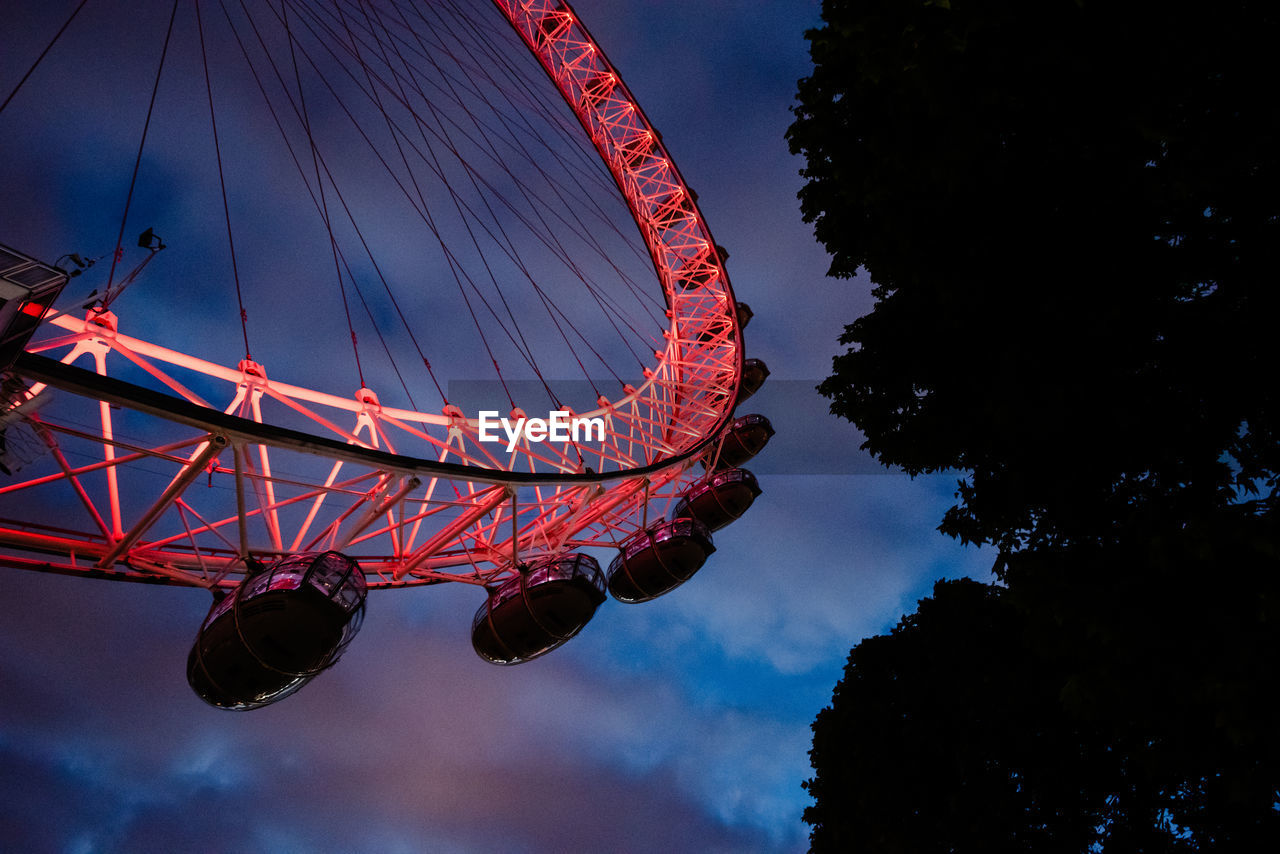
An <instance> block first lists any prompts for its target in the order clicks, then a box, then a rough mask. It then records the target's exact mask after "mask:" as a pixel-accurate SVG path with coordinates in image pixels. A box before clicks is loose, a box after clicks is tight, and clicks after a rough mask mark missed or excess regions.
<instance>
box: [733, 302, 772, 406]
mask: <svg viewBox="0 0 1280 854" xmlns="http://www.w3.org/2000/svg"><path fill="white" fill-rule="evenodd" d="M738 308H742V304H741V303H739V304H738ZM767 379H769V366H768V365H766V364H765V363H764V360H763V359H747V360H745V361H744V362H743V363H742V383H741V384H740V385H739V386H738V400H737V402H738V403H742V401H744V400H746V399H747V398H749V397H751V395H753V394H755V393H756V392H758V391H759V390H760V386H762V385H764V381H765V380H767Z"/></svg>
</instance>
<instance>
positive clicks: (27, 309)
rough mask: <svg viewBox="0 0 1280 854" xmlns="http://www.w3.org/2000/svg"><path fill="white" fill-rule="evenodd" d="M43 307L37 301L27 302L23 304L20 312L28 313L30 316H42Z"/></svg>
mask: <svg viewBox="0 0 1280 854" xmlns="http://www.w3.org/2000/svg"><path fill="white" fill-rule="evenodd" d="M44 309H45V307H44V306H42V305H41V304H40V303H38V302H29V303H24V304H23V306H22V313H23V314H29V315H31V316H32V317H43V316H44Z"/></svg>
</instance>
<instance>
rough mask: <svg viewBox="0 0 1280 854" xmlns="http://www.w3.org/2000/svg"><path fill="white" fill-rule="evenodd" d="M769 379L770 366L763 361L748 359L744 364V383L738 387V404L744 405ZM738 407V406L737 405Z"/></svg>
mask: <svg viewBox="0 0 1280 854" xmlns="http://www.w3.org/2000/svg"><path fill="white" fill-rule="evenodd" d="M768 378H769V366H768V365H766V364H765V363H764V360H762V359H747V360H746V361H745V362H743V363H742V383H741V384H740V385H739V386H738V400H737V403H742V401H744V400H746V399H747V398H748V397H751V395H753V394H755V393H756V392H758V391H759V390H760V386H762V385H764V381H765V380H767V379H768ZM735 405H736V404H735Z"/></svg>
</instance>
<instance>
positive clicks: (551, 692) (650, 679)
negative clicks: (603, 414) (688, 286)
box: [0, 0, 992, 854]
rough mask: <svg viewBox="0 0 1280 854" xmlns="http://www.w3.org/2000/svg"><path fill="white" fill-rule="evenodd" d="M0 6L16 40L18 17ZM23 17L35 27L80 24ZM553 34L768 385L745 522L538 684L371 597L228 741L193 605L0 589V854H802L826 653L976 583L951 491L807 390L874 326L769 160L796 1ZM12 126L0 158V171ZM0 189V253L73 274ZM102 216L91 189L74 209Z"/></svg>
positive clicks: (3, 45)
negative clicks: (704, 227)
mask: <svg viewBox="0 0 1280 854" xmlns="http://www.w3.org/2000/svg"><path fill="white" fill-rule="evenodd" d="M102 4H103V5H106V2H105V0H102ZM7 5H8V6H10V7H17V8H12V9H8V8H7V9H6V17H7V18H9V19H10V20H12V21H16V22H18V23H19V24H21V23H22V22H24V21H29V20H31V19H32V18H33V17H36V16H33V15H31V14H28V12H29V9H28V7H30V8H32V9H34V8H36V7H38V6H40V5H42V3H39V2H36V0H18V2H17V3H13V4H7ZM48 5H51V6H56V7H59V8H58V9H55V11H54V12H53V13H50V14H49V15H48V16H47V17H45V18H42V20H53V19H56V18H57V17H58V15H63V16H65V14H66V12H67V11H69V10H70V8H73V7H74V5H75V4H74V3H69V2H59V3H57V4H48ZM129 5H130V8H131V9H135V8H137V7H138V6H139V5H140V4H137V3H134V4H129ZM154 5H155V6H156V7H157V9H158V10H159V11H157V12H155V14H156V15H167V7H168V4H166V3H157V4H154ZM573 5H574V7H575V9H576V10H577V11H578V13H579V14H580V16H581V18H582V19H583V21H584V22H585V23H586V25H587V26H588V27H589V29H590V30H591V32H592V34H593V35H594V36H595V37H596V39H597V40H598V41H599V42H600V44H601V45H602V46H603V47H604V49H605V50H606V51H607V52H608V54H609V56H610V58H611V59H612V61H613V62H614V64H615V65H616V66H617V67H618V69H619V70H620V71H621V73H622V75H623V77H624V79H625V80H626V81H627V83H628V85H629V87H630V88H631V90H632V91H633V92H634V93H635V95H636V96H637V98H638V99H639V100H640V102H641V103H642V104H643V105H644V108H645V110H646V112H647V114H648V116H649V118H650V119H651V120H652V122H653V123H654V125H655V126H657V127H658V128H659V129H660V130H661V131H662V133H663V136H664V141H665V144H666V146H667V148H668V149H669V151H670V152H671V154H672V155H673V156H674V158H675V159H676V161H677V162H678V164H679V165H680V168H681V171H682V172H683V173H684V175H685V177H686V178H687V179H688V181H689V182H690V184H691V185H692V186H693V187H694V188H695V189H696V190H697V191H698V193H699V197H700V201H699V203H700V205H701V208H702V211H703V213H704V214H705V215H706V217H707V219H708V221H709V223H710V225H711V228H712V229H713V231H714V233H715V236H716V239H717V241H718V242H719V243H721V244H723V245H724V246H726V247H727V248H728V249H729V251H730V253H731V256H732V257H731V260H730V261H729V270H730V273H731V275H732V276H733V284H734V288H735V290H736V292H737V294H738V297H739V299H741V300H744V301H746V302H748V303H749V304H750V305H751V307H752V309H753V310H754V312H755V319H754V320H753V321H752V324H751V327H750V329H749V330H748V333H747V342H748V352H747V355H748V356H755V357H759V358H762V359H764V360H765V361H766V362H767V363H768V365H769V367H770V369H771V371H772V377H771V378H770V380H769V383H768V384H767V385H766V386H765V389H764V390H762V391H761V392H760V393H759V394H758V395H757V397H756V398H755V399H753V401H752V403H751V404H750V405H749V406H748V407H747V410H746V411H753V412H761V413H764V414H766V415H767V416H768V417H769V418H770V419H771V420H772V422H773V424H774V426H775V428H776V429H777V430H778V435H777V436H776V437H775V439H774V440H773V442H772V443H771V445H770V446H769V448H768V449H767V450H766V452H765V453H764V454H763V455H762V456H761V457H760V458H759V459H758V460H757V461H755V462H753V463H752V464H751V465H750V467H751V468H752V470H753V471H755V472H756V474H757V475H758V476H759V478H760V482H761V485H762V487H763V488H764V494H763V495H762V496H761V498H760V499H758V500H757V502H756V504H755V506H754V507H753V508H752V510H751V511H750V513H749V514H748V515H747V516H746V517H745V518H744V519H743V520H741V521H740V522H738V523H736V524H735V525H733V526H731V527H729V528H727V529H725V530H724V531H723V532H721V533H719V534H717V536H716V545H717V547H718V550H717V552H716V554H715V555H714V557H713V559H712V560H711V561H710V562H709V563H708V565H707V566H706V568H704V569H703V571H702V572H700V573H699V574H698V575H697V576H696V577H695V578H694V579H693V580H692V581H691V582H689V583H688V584H686V585H685V586H683V587H682V588H680V589H679V590H678V591H675V592H674V593H672V594H671V595H669V596H667V597H664V598H662V599H659V600H657V601H655V602H652V603H648V604H644V605H638V606H624V605H621V604H619V603H616V602H610V603H607V604H606V605H604V606H602V608H601V610H600V612H599V613H598V614H597V615H596V617H595V619H594V620H593V622H592V623H591V624H590V625H589V626H588V627H587V628H586V629H585V630H584V631H583V633H582V634H581V635H580V636H579V637H577V638H576V639H574V640H573V641H572V642H570V643H569V644H567V645H566V646H565V647H564V648H563V649H560V650H557V651H556V652H554V653H552V654H551V655H549V656H547V657H545V658H542V659H539V660H537V661H534V662H530V663H528V664H525V665H522V666H519V667H514V668H499V667H494V666H492V665H489V664H486V663H485V662H483V661H481V660H480V659H479V658H478V657H477V656H476V655H475V653H474V652H473V651H472V649H471V647H470V642H469V639H468V637H467V629H468V627H469V624H470V623H469V621H470V617H471V614H472V613H473V611H474V608H475V598H474V591H472V590H456V589H453V588H456V587H461V586H462V585H442V586H439V587H433V588H429V589H424V588H419V589H411V590H398V591H378V592H375V593H373V594H372V595H371V596H370V599H369V603H368V613H367V616H366V620H365V623H364V627H363V629H362V631H361V633H360V635H359V636H358V637H357V638H356V640H355V642H354V643H353V644H352V646H351V647H350V648H349V649H348V651H347V653H346V655H345V657H344V658H343V660H342V661H341V663H340V664H339V666H337V667H336V668H334V669H333V670H331V671H328V672H326V673H324V674H322V675H321V676H320V677H319V678H317V679H316V680H315V682H314V683H312V684H311V685H309V686H307V687H306V688H304V689H303V690H302V691H301V692H300V693H299V694H297V695H295V696H294V697H292V698H290V699H288V700H286V701H284V702H282V703H280V704H278V705H275V706H272V707H269V708H266V709H262V710H259V711H255V712H251V713H228V712H223V711H218V710H215V709H213V708H210V707H208V706H206V705H205V704H204V703H202V702H201V701H200V700H199V699H198V698H197V697H196V696H195V695H194V694H193V693H192V692H191V690H190V689H189V688H188V686H187V684H186V681H185V678H184V673H185V663H186V656H187V652H188V650H189V648H190V644H191V641H192V638H193V636H194V634H195V631H196V628H197V627H198V626H199V623H200V620H201V618H202V617H203V615H204V613H205V611H206V610H207V608H208V605H209V596H208V594H207V593H205V592H203V591H200V590H192V589H182V588H169V587H160V586H149V585H146V586H144V585H132V584H120V583H112V582H106V581H97V580H88V579H79V578H67V577H60V576H46V575H40V574H34V573H25V572H21V571H18V570H10V569H5V570H0V573H3V575H2V576H0V577H3V579H4V584H5V587H4V594H3V595H2V596H0V850H4V851H15V852H18V851H21V852H43V851H50V852H55V851H56V852H77V853H78V852H86V854H87V852H117V851H118V852H140V851H236V852H257V851H262V852H292V851H298V852H302V851H333V852H339V851H341V852H354V851H368V852H401V851H403V852H419V851H433V852H488V851H527V852H564V851H673V850H675V851H697V852H720V851H723V852H731V851H733V852H763V851H797V850H804V849H805V848H806V847H807V826H806V825H804V824H803V823H802V822H801V819H800V815H801V812H802V810H803V809H804V807H805V805H806V804H807V803H808V802H809V799H808V797H807V796H806V794H805V793H804V791H803V790H802V789H801V785H800V784H801V782H802V781H803V780H804V779H805V778H807V777H808V776H809V774H810V770H809V766H808V757H807V751H808V748H809V745H810V731H809V724H810V722H811V721H812V720H813V717H814V715H815V714H816V713H817V711H818V710H819V709H820V708H822V707H823V706H824V705H825V704H827V702H828V701H829V700H830V695H831V689H832V687H833V686H834V684H835V682H836V680H837V679H838V678H839V676H840V673H841V668H842V666H843V664H844V660H845V656H846V655H847V653H848V650H849V649H850V647H852V646H853V645H854V644H856V643H857V642H858V641H859V640H861V639H862V638H864V637H866V636H868V635H872V634H877V633H880V632H884V631H886V630H888V629H889V628H890V627H891V626H892V625H893V624H894V623H895V622H896V621H897V620H898V619H899V617H900V616H901V615H902V614H903V613H904V612H910V611H911V610H914V607H915V602H916V600H917V599H919V598H920V597H922V596H924V595H926V594H927V592H928V591H929V589H930V587H931V586H932V584H933V582H934V581H935V580H936V579H938V578H943V577H957V576H962V575H970V576H973V577H979V578H986V577H988V569H989V567H990V565H991V561H992V556H991V555H989V554H986V553H984V552H982V551H979V550H976V549H973V548H968V549H965V548H962V547H960V546H959V545H958V544H956V543H955V542H953V541H951V540H949V539H947V538H945V537H943V536H942V535H941V534H939V533H937V531H936V530H935V529H936V526H937V524H938V522H939V520H940V518H941V516H942V513H943V512H944V510H945V509H946V508H947V507H948V506H949V505H950V504H951V503H952V493H953V491H954V487H955V481H956V477H955V476H952V475H939V476H935V477H919V478H916V479H914V480H912V479H909V478H907V477H906V476H905V475H901V474H899V473H894V472H887V471H884V470H881V469H879V468H878V467H877V466H876V465H875V464H874V462H872V461H871V460H869V459H868V458H866V456H865V455H864V454H862V453H861V452H859V451H858V450H857V446H858V444H859V442H860V441H861V439H860V436H859V435H858V433H857V432H856V430H855V429H854V428H853V427H852V426H851V425H848V424H847V423H844V422H841V421H838V420H837V419H835V418H833V417H831V416H829V415H827V414H826V402H825V401H824V400H823V399H822V398H820V397H819V396H818V395H817V394H816V392H814V391H813V390H812V389H813V386H814V385H815V384H816V383H817V382H818V381H820V380H821V379H822V378H823V377H825V376H826V374H827V373H828V371H829V368H830V363H831V357H832V356H833V355H834V354H835V353H836V352H837V351H838V345H837V343H836V339H837V337H838V336H839V334H840V332H841V330H842V328H843V326H844V324H846V323H848V322H851V321H852V320H853V319H854V318H856V317H857V316H858V315H859V314H860V313H863V312H865V311H867V310H868V309H869V308H870V305H871V296H870V283H869V282H868V281H866V280H865V279H859V280H855V281H835V280H829V279H827V278H826V277H825V276H824V273H825V270H826V265H827V260H826V257H825V254H824V252H823V251H822V249H821V247H820V246H818V245H817V244H816V243H815V241H814V239H813V237H812V233H811V230H810V227H809V226H808V225H806V224H804V223H802V222H801V221H800V215H799V210H798V203H797V201H796V198H795V194H796V191H797V190H798V189H799V187H800V184H801V179H800V177H799V176H798V171H799V169H800V166H801V163H800V161H799V160H798V159H797V158H794V157H792V156H791V155H790V154H789V153H788V151H787V146H786V142H785V140H784V138H783V135H784V133H785V131H786V128H787V126H788V125H789V123H790V118H791V117H790V113H789V109H788V108H789V105H790V104H791V102H792V99H793V96H794V90H795V82H796V80H797V79H798V78H800V77H803V76H805V74H806V73H807V68H808V57H807V52H806V48H807V45H806V42H805V41H804V38H803V34H804V31H805V29H806V28H808V27H811V26H815V25H816V24H817V23H818V12H819V3H818V2H817V0H754V1H752V0H741V2H728V0H705V2H698V3H687V2H678V1H677V0H669V2H667V1H666V0H607V2H606V0H578V2H575V3H574V4H573ZM93 6H94V3H93V2H91V3H90V8H92V7H93ZM61 7H66V11H64V10H62V8H61ZM86 14H88V13H86ZM128 19H129V15H126V14H123V13H122V14H119V15H117V16H115V20H117V21H118V22H119V26H122V27H123V26H126V25H127V24H128ZM19 29H20V28H19V27H18V26H17V25H14V26H8V25H7V26H6V27H5V28H4V30H3V32H0V90H3V93H4V94H7V92H8V91H9V89H10V88H12V86H13V84H14V82H16V79H17V78H18V77H19V76H20V75H21V73H22V72H23V71H24V70H25V67H26V65H27V64H29V62H30V61H31V59H32V58H34V54H35V53H36V52H38V50H39V47H33V44H35V43H37V42H41V40H47V38H48V36H49V35H50V33H49V32H48V30H47V29H46V30H43V31H42V32H41V34H40V36H39V37H38V38H28V37H23V38H24V39H26V40H19V36H20V32H19ZM99 35H100V37H101V38H110V36H111V34H110V33H109V32H100V33H99ZM47 116H48V119H49V121H50V122H51V123H56V124H58V125H59V127H62V126H63V125H65V127H66V133H65V135H64V136H63V137H62V139H63V145H62V146H61V149H60V156H79V157H83V158H84V164H85V166H84V173H85V175H88V176H91V175H93V174H94V172H95V170H96V169H97V168H98V165H97V156H98V150H97V147H96V145H95V129H94V128H93V127H92V126H89V127H85V126H77V125H76V122H75V120H74V117H71V116H67V115H65V114H63V113H61V112H59V108H58V106H57V105H49V107H48V112H47ZM8 118H9V117H8V116H7V115H5V116H0V140H3V142H2V143H0V144H2V145H3V146H4V148H5V149H11V150H16V149H17V148H22V147H23V146H24V145H26V144H27V143H26V142H24V140H29V138H28V137H24V131H23V130H22V129H21V128H15V127H14V126H13V124H12V123H9V122H8V121H7V120H8ZM8 186H9V189H7V190H6V191H5V194H6V195H5V200H4V204H3V205H2V206H0V242H3V243H9V244H11V245H14V246H17V247H19V248H26V249H28V250H29V251H31V252H32V253H34V254H38V255H42V254H43V253H46V252H53V253H54V254H56V253H57V252H60V251H68V249H71V250H72V251H74V249H75V247H68V246H67V245H66V237H65V236H64V235H61V234H46V233H45V231H48V230H50V229H51V226H50V224H49V223H50V219H49V218H48V217H42V216H35V215H33V209H32V206H33V205H34V204H35V203H34V202H31V201H29V200H27V199H26V198H25V197H23V198H19V194H18V193H17V191H16V190H15V189H14V185H13V184H12V183H10V184H9V185H8ZM99 192H101V193H102V195H103V197H104V198H107V197H110V194H109V193H107V192H106V191H103V190H95V189H94V188H93V186H92V185H91V184H86V186H85V187H84V188H83V201H82V202H81V203H82V204H86V205H88V204H94V203H96V200H97V197H96V195H95V194H96V193H99ZM110 204H112V205H113V206H118V204H119V201H118V200H116V201H111V202H110ZM158 230H159V229H158ZM112 238H113V239H114V235H112ZM45 260H50V261H51V260H53V259H52V258H51V257H47V258H45ZM157 263H159V262H157ZM161 273H163V271H161ZM157 293H161V292H159V291H157ZM235 333H236V334H238V329H237V330H235ZM0 500H2V499H0ZM5 509H8V508H6V507H3V506H0V511H3V510H5Z"/></svg>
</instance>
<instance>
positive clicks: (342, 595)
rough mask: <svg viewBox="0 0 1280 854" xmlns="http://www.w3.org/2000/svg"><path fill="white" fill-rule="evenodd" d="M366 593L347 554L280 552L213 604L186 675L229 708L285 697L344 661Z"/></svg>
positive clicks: (200, 690) (207, 695)
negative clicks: (281, 555) (283, 555)
mask: <svg viewBox="0 0 1280 854" xmlns="http://www.w3.org/2000/svg"><path fill="white" fill-rule="evenodd" d="M366 592H367V587H366V585H365V577H364V573H363V572H361V571H360V567H359V565H358V564H357V563H356V562H355V561H354V560H352V559H351V558H349V557H347V556H346V555H343V554H339V553H338V552H333V551H329V552H320V553H310V554H301V555H293V556H290V557H286V558H282V559H281V560H279V561H277V562H275V563H274V564H272V565H271V566H269V567H266V568H264V569H262V570H261V571H259V572H257V573H254V574H251V575H249V576H248V577H247V578H245V580H244V581H242V582H241V583H240V585H239V586H238V587H236V589H235V590H234V591H233V592H231V593H228V594H227V595H226V596H223V597H222V598H221V599H220V600H219V601H217V602H215V603H214V605H213V607H212V608H211V609H210V610H209V614H208V616H206V617H205V619H204V623H203V624H202V625H201V626H200V633H199V634H198V635H197V636H196V641H195V644H194V646H192V648H191V653H190V655H188V656H187V681H188V682H189V683H190V684H191V688H192V690H194V691H195V692H196V694H197V695H199V697H200V698H201V699H202V700H204V701H205V702H206V703H209V704H210V705H211V706H217V707H219V708H223V709H237V710H247V709H256V708H260V707H261V706H265V705H267V704H269V703H274V702H276V701H277V700H281V699H283V698H284V697H287V696H289V695H290V694H292V693H293V692H295V691H297V690H298V689H299V688H301V687H302V686H303V685H305V684H306V683H307V682H309V681H310V680H311V679H312V677H314V676H315V675H316V674H317V673H319V672H320V671H321V670H324V669H325V668H326V667H330V666H332V665H333V664H334V663H335V662H336V661H337V660H338V658H339V656H341V654H342V651H343V650H344V649H346V646H347V644H348V643H350V642H351V639H352V638H353V637H355V635H356V632H358V631H359V630H360V624H361V621H362V620H363V619H364V602H365V594H366Z"/></svg>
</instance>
